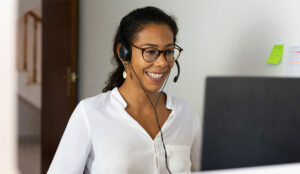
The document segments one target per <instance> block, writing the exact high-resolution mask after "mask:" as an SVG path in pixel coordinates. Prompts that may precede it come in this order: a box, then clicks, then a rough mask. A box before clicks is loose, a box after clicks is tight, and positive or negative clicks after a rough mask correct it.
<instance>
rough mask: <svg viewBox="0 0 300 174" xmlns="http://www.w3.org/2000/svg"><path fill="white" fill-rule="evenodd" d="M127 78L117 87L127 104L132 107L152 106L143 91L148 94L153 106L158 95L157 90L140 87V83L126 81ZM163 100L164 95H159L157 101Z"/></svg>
mask: <svg viewBox="0 0 300 174" xmlns="http://www.w3.org/2000/svg"><path fill="white" fill-rule="evenodd" d="M128 80H129V79H127V80H125V81H124V83H123V84H122V86H121V87H120V88H119V91H120V94H121V95H122V96H123V98H124V99H125V101H126V102H127V105H128V106H130V107H134V108H149V107H151V108H152V105H151V103H150V102H149V99H148V98H147V96H146V94H145V92H146V93H147V95H148V96H149V98H150V100H151V102H152V104H153V105H154V106H155V105H156V102H157V99H158V97H159V92H158V91H155V92H151V91H147V90H146V89H145V91H144V89H143V88H142V87H141V85H140V84H135V83H132V82H128ZM162 101H164V96H163V95H162V96H160V99H159V101H158V102H159V103H160V102H162Z"/></svg>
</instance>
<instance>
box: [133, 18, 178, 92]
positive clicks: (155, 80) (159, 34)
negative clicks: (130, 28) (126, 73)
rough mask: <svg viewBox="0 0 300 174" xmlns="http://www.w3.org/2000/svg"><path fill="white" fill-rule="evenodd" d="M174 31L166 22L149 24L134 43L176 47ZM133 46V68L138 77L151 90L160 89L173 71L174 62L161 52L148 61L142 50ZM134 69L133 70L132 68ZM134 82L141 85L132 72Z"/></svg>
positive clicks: (158, 46)
mask: <svg viewBox="0 0 300 174" xmlns="http://www.w3.org/2000/svg"><path fill="white" fill-rule="evenodd" d="M173 40H174V39H173V33H172V31H171V29H170V28H169V26H168V25H165V24H149V25H146V26H145V27H144V29H143V30H141V31H140V32H139V33H138V34H137V35H136V38H135V40H134V42H133V43H132V44H133V45H135V46H137V47H139V48H149V47H152V48H153V47H154V48H157V49H158V50H166V49H168V48H171V47H174V42H173ZM131 48H132V58H131V64H132V68H133V69H134V71H135V72H136V74H137V76H138V78H139V79H140V81H141V83H142V84H143V86H144V88H145V89H146V90H148V91H150V92H156V91H158V90H159V89H160V88H161V87H162V85H163V83H164V81H165V79H166V77H167V76H168V74H169V73H170V71H171V68H172V67H173V65H174V62H172V63H168V62H167V61H166V59H165V57H164V54H163V53H161V54H160V56H159V57H158V58H157V59H156V60H155V61H154V62H152V63H148V62H146V61H145V60H144V59H143V56H142V50H140V49H138V48H135V47H133V46H132V47H131ZM131 71H132V70H131ZM131 74H132V77H133V78H132V79H133V83H136V85H139V86H140V84H139V82H138V81H137V79H136V78H135V74H134V73H133V72H132V73H131Z"/></svg>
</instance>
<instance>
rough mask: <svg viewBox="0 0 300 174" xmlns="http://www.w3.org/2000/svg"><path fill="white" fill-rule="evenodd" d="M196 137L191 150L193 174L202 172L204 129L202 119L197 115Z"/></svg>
mask: <svg viewBox="0 0 300 174" xmlns="http://www.w3.org/2000/svg"><path fill="white" fill-rule="evenodd" d="M194 130H195V134H194V135H195V136H194V141H193V144H192V148H191V161H192V169H191V170H192V172H195V171H200V158H201V139H202V138H201V136H202V133H201V131H202V129H201V125H200V119H199V117H198V115H196V114H195V129H194Z"/></svg>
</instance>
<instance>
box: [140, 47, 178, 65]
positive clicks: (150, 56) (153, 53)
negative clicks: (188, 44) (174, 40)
mask: <svg viewBox="0 0 300 174" xmlns="http://www.w3.org/2000/svg"><path fill="white" fill-rule="evenodd" d="M162 53H163V54H164V56H165V59H166V61H167V62H174V61H175V60H176V59H177V58H178V57H179V55H180V51H179V49H177V48H171V49H167V50H165V51H164V52H162ZM159 56H160V51H159V50H158V49H156V48H146V49H145V50H144V53H143V57H144V59H145V61H147V62H153V61H155V60H156V59H157V58H158V57H159Z"/></svg>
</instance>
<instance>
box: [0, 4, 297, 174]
mask: <svg viewBox="0 0 300 174" xmlns="http://www.w3.org/2000/svg"><path fill="white" fill-rule="evenodd" d="M12 2H15V5H12V7H16V8H15V9H16V10H12V12H15V14H16V15H15V16H14V17H15V18H14V19H16V20H15V21H17V22H16V24H14V26H15V28H14V29H15V33H16V35H15V37H16V39H15V47H16V50H17V51H16V52H15V53H14V54H15V55H14V56H15V57H16V59H15V60H14V62H13V63H14V64H15V66H14V71H15V75H16V76H15V80H16V83H15V84H13V83H12V85H15V86H16V90H15V92H16V93H17V98H16V102H17V105H16V106H15V107H16V111H17V113H15V114H16V123H14V122H12V125H14V124H15V125H16V126H15V128H16V129H15V130H16V131H15V133H16V134H17V136H16V137H17V141H16V143H17V146H16V147H17V158H16V159H17V161H18V169H19V171H20V172H21V173H22V174H39V173H43V174H44V173H46V171H47V169H48V167H49V165H50V163H51V160H52V158H53V155H54V153H55V150H56V148H57V145H58V143H59V140H60V138H61V135H62V133H63V131H64V128H65V126H66V124H67V121H68V119H69V117H70V114H71V113H72V111H73V109H74V107H75V106H76V104H77V103H78V102H79V101H80V100H82V99H84V98H87V97H90V96H94V95H97V94H99V93H101V90H102V88H103V87H104V82H105V81H106V80H107V78H108V75H109V73H110V71H112V69H113V65H112V64H111V57H112V55H113V53H112V44H113V37H114V34H115V31H116V29H117V26H118V24H119V22H120V20H121V18H122V17H123V16H124V15H126V14H127V13H128V12H130V11H131V10H133V9H135V8H139V7H144V6H156V7H159V8H161V9H162V10H164V11H165V12H167V13H168V14H171V15H173V16H175V17H176V21H177V23H178V26H179V34H178V45H180V46H181V47H182V48H183V49H184V51H183V53H182V55H181V57H180V59H179V63H180V65H181V75H180V78H179V80H178V82H177V83H176V84H175V83H173V82H172V81H169V82H168V85H167V86H166V91H167V92H168V93H169V94H171V95H174V96H177V97H180V98H183V99H185V100H187V101H188V102H189V103H191V105H192V106H193V108H194V110H196V111H197V112H198V114H199V116H200V117H202V115H203V102H204V87H205V78H206V77H207V76H212V75H217V76H227V75H233V76H237V75H238V76H288V75H287V61H286V52H287V51H286V50H287V48H288V47H291V46H300V32H299V31H300V10H299V8H298V7H300V1H299V0H289V1H285V0H244V1H240V0H188V1H179V0H165V1H159V0H152V1H150V0H130V1H122V0H80V1H76V0H59V1H58V0H13V1H12ZM3 7H4V6H3ZM10 14H11V13H10ZM13 31H14V30H13ZM1 42H4V41H2V40H1ZM2 44H3V43H2ZM275 44H283V45H284V55H283V58H282V61H281V63H280V64H278V65H270V64H267V63H266V60H267V59H268V57H269V55H270V52H271V50H272V48H273V45H275ZM175 74H176V70H173V71H172V73H171V77H174V76H175ZM1 83H4V82H3V81H2V82H1ZM1 107H2V106H1ZM12 121H13V120H12ZM0 129H1V127H0ZM13 130H14V129H13ZM12 134H14V132H13V131H12ZM12 142H13V141H12ZM0 171H1V170H0Z"/></svg>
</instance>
